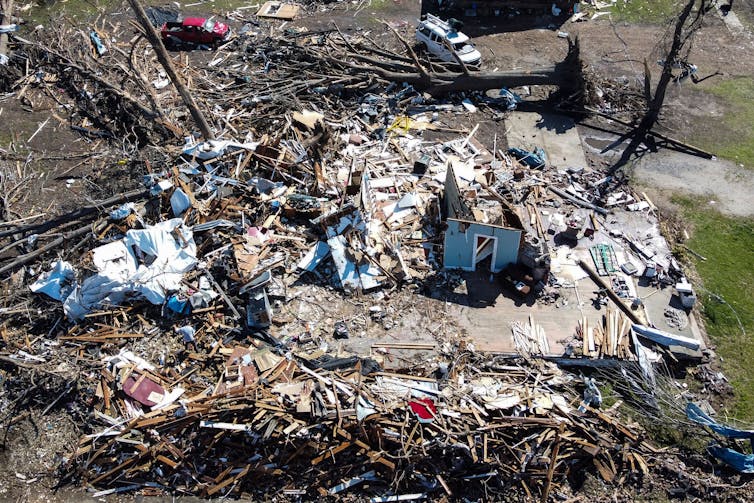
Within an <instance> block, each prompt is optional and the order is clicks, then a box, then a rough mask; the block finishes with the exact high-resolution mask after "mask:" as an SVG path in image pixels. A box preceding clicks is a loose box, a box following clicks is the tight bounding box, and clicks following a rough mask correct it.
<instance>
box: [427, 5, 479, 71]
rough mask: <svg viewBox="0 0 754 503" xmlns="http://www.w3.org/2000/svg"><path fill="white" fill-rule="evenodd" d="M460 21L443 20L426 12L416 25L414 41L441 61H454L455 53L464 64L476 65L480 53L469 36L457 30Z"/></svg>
mask: <svg viewBox="0 0 754 503" xmlns="http://www.w3.org/2000/svg"><path fill="white" fill-rule="evenodd" d="M460 25H461V22H460V21H457V20H455V19H450V20H448V21H443V20H442V19H440V18H439V17H437V16H433V15H432V14H427V17H426V18H425V19H423V20H422V21H420V22H419V26H417V27H416V41H417V42H418V44H419V45H420V46H421V47H422V48H423V49H424V50H426V51H427V52H429V53H430V54H432V55H433V56H436V57H437V58H439V59H440V60H442V61H449V62H455V61H456V58H455V56H453V53H455V54H456V55H457V56H458V58H459V59H460V60H461V61H463V63H464V64H465V65H469V66H478V65H479V64H480V63H481V61H482V55H481V54H480V53H479V51H478V50H477V49H476V48H475V47H474V44H472V43H471V41H470V40H469V37H467V36H466V35H465V34H464V33H463V32H460V31H458V28H460Z"/></svg>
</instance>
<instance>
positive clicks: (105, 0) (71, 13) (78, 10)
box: [30, 0, 116, 26]
mask: <svg viewBox="0 0 754 503" xmlns="http://www.w3.org/2000/svg"><path fill="white" fill-rule="evenodd" d="M113 5H116V2H115V0H40V1H39V3H38V5H37V6H35V7H34V8H33V9H32V10H31V14H30V18H31V22H32V23H33V24H32V26H33V25H37V24H46V23H48V22H50V20H51V19H56V18H58V17H59V16H60V15H61V14H62V15H64V16H65V17H66V18H68V19H71V20H74V21H87V20H89V19H90V18H93V17H94V16H95V15H96V14H97V13H98V12H104V10H105V9H107V8H109V7H111V6H113Z"/></svg>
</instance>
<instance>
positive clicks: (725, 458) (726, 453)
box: [686, 402, 754, 473]
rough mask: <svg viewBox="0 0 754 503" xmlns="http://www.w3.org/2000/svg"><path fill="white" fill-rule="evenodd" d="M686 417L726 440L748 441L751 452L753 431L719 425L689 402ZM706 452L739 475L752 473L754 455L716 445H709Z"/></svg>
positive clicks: (753, 447) (753, 445) (753, 469)
mask: <svg viewBox="0 0 754 503" xmlns="http://www.w3.org/2000/svg"><path fill="white" fill-rule="evenodd" d="M686 417H688V418H689V419H691V420H692V421H694V422H695V423H698V424H701V425H704V426H706V427H708V428H709V429H711V430H712V431H714V432H715V433H717V434H719V435H722V436H724V437H726V438H734V439H745V440H749V441H750V442H751V444H752V450H754V431H751V430H739V429H738V428H732V427H730V426H726V425H724V424H720V423H718V422H717V421H715V420H714V419H712V418H711V417H709V416H708V415H707V414H706V413H705V412H704V411H703V410H702V409H700V408H699V407H698V406H697V405H696V404H694V403H691V402H689V404H688V405H686ZM707 450H708V451H709V453H710V454H712V455H713V456H714V457H716V458H717V459H719V460H720V461H722V462H724V463H726V464H727V465H729V466H731V467H732V468H734V469H735V470H737V471H739V472H741V473H754V454H743V453H741V452H738V451H736V450H733V449H730V448H728V447H722V446H720V445H716V444H715V445H711V446H710V447H708V448H707Z"/></svg>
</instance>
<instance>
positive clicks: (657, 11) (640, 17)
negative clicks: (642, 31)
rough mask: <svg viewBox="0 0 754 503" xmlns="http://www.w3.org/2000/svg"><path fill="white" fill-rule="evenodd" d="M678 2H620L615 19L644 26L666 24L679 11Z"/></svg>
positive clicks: (614, 14) (641, 0) (614, 10)
mask: <svg viewBox="0 0 754 503" xmlns="http://www.w3.org/2000/svg"><path fill="white" fill-rule="evenodd" d="M679 5H680V2H678V0H618V2H616V3H615V5H614V6H613V10H612V12H613V17H614V18H615V19H616V20H618V21H625V22H627V23H642V24H664V23H665V22H666V21H667V20H668V19H670V18H671V17H674V16H675V15H676V14H677V12H678V9H679Z"/></svg>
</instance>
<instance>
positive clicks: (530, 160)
mask: <svg viewBox="0 0 754 503" xmlns="http://www.w3.org/2000/svg"><path fill="white" fill-rule="evenodd" d="M508 153H509V154H510V155H512V156H513V157H515V158H516V159H518V160H519V162H520V163H521V164H523V165H524V166H529V167H530V168H534V169H538V168H544V167H545V164H546V163H547V155H545V151H544V150H542V149H541V148H539V147H537V148H536V149H534V152H529V151H527V150H524V149H521V148H515V147H511V148H509V149H508Z"/></svg>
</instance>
